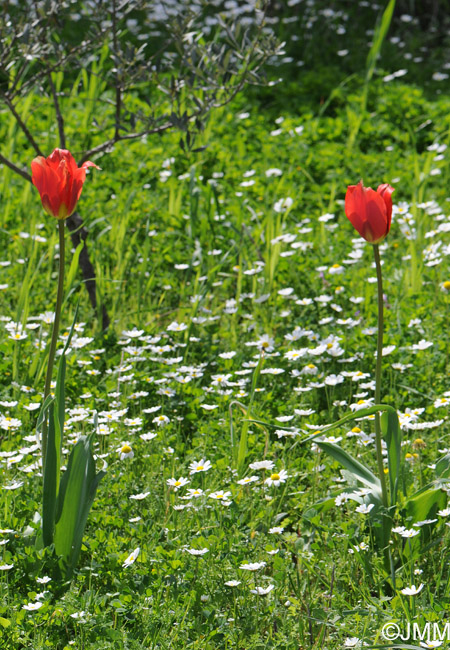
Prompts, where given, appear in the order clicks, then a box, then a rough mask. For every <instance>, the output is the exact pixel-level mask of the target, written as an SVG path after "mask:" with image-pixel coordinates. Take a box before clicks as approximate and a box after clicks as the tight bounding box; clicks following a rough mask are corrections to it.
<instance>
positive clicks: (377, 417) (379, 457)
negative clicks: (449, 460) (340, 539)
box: [373, 244, 388, 507]
mask: <svg viewBox="0 0 450 650" xmlns="http://www.w3.org/2000/svg"><path fill="white" fill-rule="evenodd" d="M373 252H374V255H375V267H376V270H377V286H378V335H377V365H376V369H375V404H380V401H381V362H382V360H383V277H382V275H381V260H380V250H379V248H378V244H374V245H373ZM375 444H376V449H377V465H378V474H379V476H380V483H381V494H382V498H383V504H384V506H385V507H387V505H388V498H387V489H386V478H385V475H384V467H383V455H382V452H381V425H380V414H379V413H376V414H375Z"/></svg>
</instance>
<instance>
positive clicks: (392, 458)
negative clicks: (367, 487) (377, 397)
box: [380, 411, 402, 506]
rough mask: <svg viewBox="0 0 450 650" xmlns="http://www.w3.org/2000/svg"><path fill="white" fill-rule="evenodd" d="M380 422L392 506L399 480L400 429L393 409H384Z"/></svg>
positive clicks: (394, 502)
mask: <svg viewBox="0 0 450 650" xmlns="http://www.w3.org/2000/svg"><path fill="white" fill-rule="evenodd" d="M380 422H381V431H382V432H383V436H384V440H385V442H386V446H387V452H388V467H389V484H390V490H391V505H392V506H394V505H395V504H396V503H397V490H398V484H399V481H400V467H401V444H402V431H401V429H400V423H399V421H398V415H397V413H396V412H395V411H384V413H382V414H381V418H380Z"/></svg>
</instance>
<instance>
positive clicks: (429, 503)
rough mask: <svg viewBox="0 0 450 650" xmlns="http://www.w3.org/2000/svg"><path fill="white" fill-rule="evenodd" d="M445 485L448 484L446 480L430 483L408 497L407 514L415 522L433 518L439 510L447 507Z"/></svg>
mask: <svg viewBox="0 0 450 650" xmlns="http://www.w3.org/2000/svg"><path fill="white" fill-rule="evenodd" d="M445 485H447V482H445V481H444V482H442V483H441V482H438V483H436V484H429V485H427V486H425V487H424V488H422V489H421V490H419V491H418V492H416V493H415V494H413V496H412V497H411V498H410V499H408V501H407V502H406V506H405V508H406V514H407V516H408V517H411V518H412V521H413V523H414V522H416V521H423V520H424V519H432V518H433V517H434V515H435V514H436V512H437V511H438V510H440V509H441V508H445V505H446V503H447V492H446V491H445V490H444V486H445Z"/></svg>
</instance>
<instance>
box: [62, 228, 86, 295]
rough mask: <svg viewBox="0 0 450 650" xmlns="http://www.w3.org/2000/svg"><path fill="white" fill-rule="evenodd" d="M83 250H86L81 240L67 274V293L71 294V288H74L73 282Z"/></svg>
mask: <svg viewBox="0 0 450 650" xmlns="http://www.w3.org/2000/svg"><path fill="white" fill-rule="evenodd" d="M83 248H84V241H83V240H81V242H80V243H79V244H78V246H77V247H76V249H75V253H74V254H73V256H72V261H71V263H70V267H69V272H68V273H67V279H66V292H67V293H68V292H69V290H70V288H71V286H72V283H73V280H74V278H75V275H76V273H77V271H78V260H79V258H80V253H81V251H82V250H83Z"/></svg>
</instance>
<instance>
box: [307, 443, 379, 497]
mask: <svg viewBox="0 0 450 650" xmlns="http://www.w3.org/2000/svg"><path fill="white" fill-rule="evenodd" d="M316 444H317V446H318V447H320V448H321V449H323V451H325V452H326V453H327V454H328V455H329V456H331V457H332V458H334V459H335V460H337V461H338V463H340V464H341V465H343V466H344V467H345V468H346V469H348V470H349V471H350V472H351V474H352V475H353V476H354V477H355V478H356V479H357V480H358V481H359V482H360V483H363V484H364V485H367V487H369V488H370V489H371V490H372V492H373V493H374V494H375V495H376V496H377V498H378V499H379V498H380V495H381V485H380V481H379V479H378V478H377V477H376V476H375V474H373V472H371V471H370V469H369V468H368V467H366V466H365V465H363V464H362V463H360V462H359V460H356V458H353V456H350V454H349V453H347V452H346V451H344V450H343V449H341V447H339V445H335V444H334V443H332V442H323V441H321V440H317V442H316Z"/></svg>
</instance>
